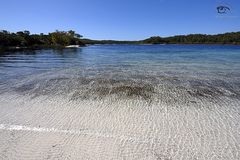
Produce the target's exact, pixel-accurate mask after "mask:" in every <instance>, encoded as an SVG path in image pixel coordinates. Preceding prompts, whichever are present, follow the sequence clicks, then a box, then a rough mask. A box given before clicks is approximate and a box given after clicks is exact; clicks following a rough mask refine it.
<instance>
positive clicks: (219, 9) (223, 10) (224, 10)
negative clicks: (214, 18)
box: [217, 5, 231, 14]
mask: <svg viewBox="0 0 240 160" xmlns="http://www.w3.org/2000/svg"><path fill="white" fill-rule="evenodd" d="M230 11H231V9H230V7H228V6H223V5H221V6H218V7H217V12H218V13H219V14H226V13H228V12H230Z"/></svg>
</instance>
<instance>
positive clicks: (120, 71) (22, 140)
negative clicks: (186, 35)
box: [0, 45, 240, 160]
mask: <svg viewBox="0 0 240 160" xmlns="http://www.w3.org/2000/svg"><path fill="white" fill-rule="evenodd" d="M239 121H240V46H220V45H95V46H88V47H83V48H79V49H65V50H61V51H59V50H58V51H57V50H39V51H25V52H15V53H6V54H4V55H1V56H0V159H79V158H80V159H104V160H106V159H172V160H179V159H186V160H188V159H189V160H192V159H222V160H226V159H232V160H235V159H236V160H238V159H239V155H240V134H239V131H240V123H239Z"/></svg>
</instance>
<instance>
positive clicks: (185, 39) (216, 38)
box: [141, 32, 240, 45]
mask: <svg viewBox="0 0 240 160" xmlns="http://www.w3.org/2000/svg"><path fill="white" fill-rule="evenodd" d="M141 43H147V44H148V43H150V44H161V43H166V44H238V45H239V44H240V32H231V33H225V34H217V35H207V34H190V35H179V36H172V37H166V38H162V37H151V38H148V39H145V40H143V41H141Z"/></svg>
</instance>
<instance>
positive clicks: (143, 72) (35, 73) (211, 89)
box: [0, 45, 240, 98]
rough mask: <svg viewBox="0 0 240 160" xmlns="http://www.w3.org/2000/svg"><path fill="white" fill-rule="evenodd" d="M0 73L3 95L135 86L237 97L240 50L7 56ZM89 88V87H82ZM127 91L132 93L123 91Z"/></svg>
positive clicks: (120, 49) (138, 48) (139, 48)
mask: <svg viewBox="0 0 240 160" xmlns="http://www.w3.org/2000/svg"><path fill="white" fill-rule="evenodd" d="M0 74H1V77H0V85H1V86H0V87H1V89H2V92H9V91H12V90H13V91H19V90H20V91H21V92H25V91H27V92H30V91H31V93H35V92H40V93H39V94H40V95H41V94H56V93H57V94H69V93H70V92H71V93H72V92H75V89H76V88H77V90H88V92H94V93H95V92H98V91H91V90H92V89H93V88H94V87H96V88H99V86H100V87H101V86H102V87H105V86H107V88H108V89H109V90H110V88H111V87H112V86H118V87H119V86H123V87H129V86H132V85H134V86H135V85H136V87H137V86H141V87H143V88H139V89H140V91H141V92H144V93H145V91H144V87H145V86H150V87H152V88H153V89H154V88H155V86H159V85H163V86H165V87H166V86H168V88H170V89H173V88H174V90H175V89H176V88H179V87H180V88H181V87H182V88H184V89H186V90H187V91H188V93H190V94H191V95H195V96H203V97H208V96H211V97H212V96H230V97H235V98H239V95H240V46H228V45H226V46H223V45H93V46H88V47H83V48H78V49H64V50H38V51H23V52H14V53H5V54H3V55H1V56H0ZM85 81H86V82H85ZM102 81H104V82H102ZM43 82H44V83H43ZM90 84H91V85H90ZM76 85H77V86H76ZM86 85H88V89H86V87H85V88H84V89H83V88H81V87H80V86H86ZM66 86H67V88H68V89H66ZM79 87H80V88H79ZM49 88H51V91H50V90H49V91H48V92H47V93H42V92H45V91H43V90H47V89H49ZM89 88H90V89H89ZM108 89H107V90H106V92H109V91H108ZM89 90H90V91H89ZM97 90H98V89H97ZM125 91H126V92H129V89H126V88H125V90H124V89H123V90H121V89H120V91H119V92H121V93H120V94H122V92H125ZM134 91H135V90H134ZM51 92H53V93H51ZM158 92H160V93H162V92H163V91H159V90H158ZM173 92H174V91H173ZM114 93H116V94H118V92H117V91H116V92H114ZM99 94H100V95H105V94H106V93H102V91H99V93H98V94H97V97H98V96H99ZM139 94H140V93H139ZM142 94H143V93H142ZM91 95H92V94H87V95H85V97H86V96H87V97H89V96H91ZM140 95H141V94H140ZM136 96H139V95H136Z"/></svg>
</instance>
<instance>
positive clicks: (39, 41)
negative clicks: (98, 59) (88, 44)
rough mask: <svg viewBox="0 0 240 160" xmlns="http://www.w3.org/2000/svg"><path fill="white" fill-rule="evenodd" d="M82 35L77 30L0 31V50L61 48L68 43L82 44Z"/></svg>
mask: <svg viewBox="0 0 240 160" xmlns="http://www.w3.org/2000/svg"><path fill="white" fill-rule="evenodd" d="M81 37H82V36H81V35H80V34H77V33H75V31H72V30H70V31H68V32H65V31H55V32H52V33H49V34H47V35H46V34H43V33H41V34H30V32H29V31H19V32H16V33H11V32H8V31H6V30H2V31H1V32H0V50H11V49H12V50H14V49H23V48H24V49H38V48H61V47H64V46H67V45H81V46H83V45H84V43H83V42H82V41H81V39H80V38H81Z"/></svg>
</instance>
